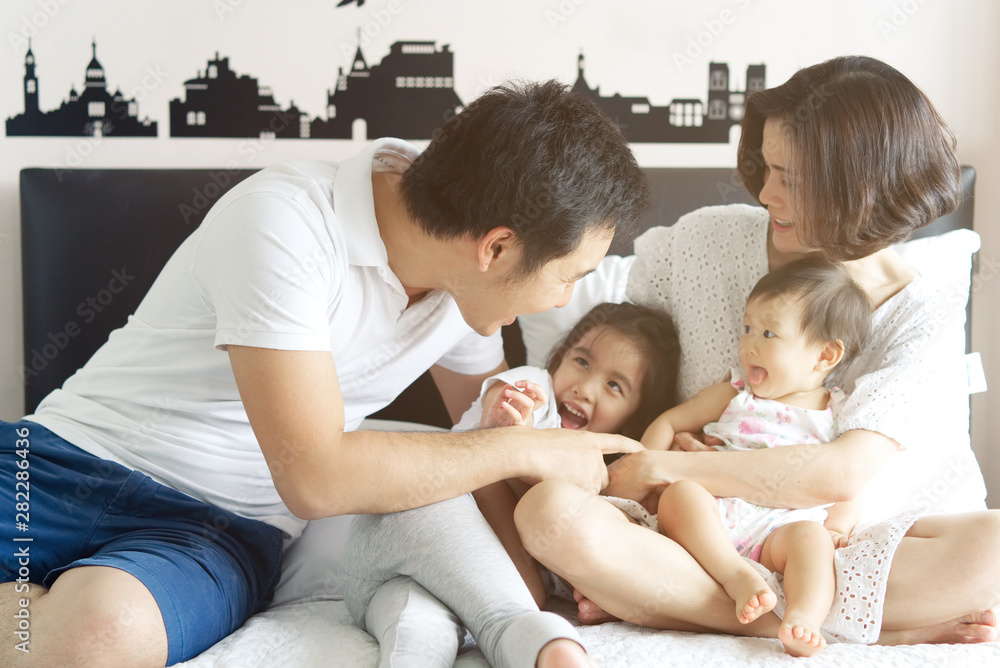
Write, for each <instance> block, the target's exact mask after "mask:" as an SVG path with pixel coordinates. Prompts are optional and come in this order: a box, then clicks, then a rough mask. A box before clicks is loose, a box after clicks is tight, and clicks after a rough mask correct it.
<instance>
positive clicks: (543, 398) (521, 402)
mask: <svg viewBox="0 0 1000 668" xmlns="http://www.w3.org/2000/svg"><path fill="white" fill-rule="evenodd" d="M497 388H498V389H497V390H496V391H494V388H492V387H491V388H490V389H489V390H488V391H487V393H486V396H485V397H483V418H482V420H481V421H480V426H481V427H482V428H483V429H489V428H492V427H509V426H513V425H519V426H525V427H531V426H532V425H533V424H534V419H533V416H532V414H533V413H534V412H535V411H536V410H538V409H539V408H541V407H542V406H544V405H545V404H546V402H548V400H549V398H548V395H546V394H545V390H543V389H542V387H541V386H540V385H537V384H535V383H532V382H530V381H527V380H519V381H517V382H515V383H514V384H513V385H509V384H507V385H501V384H500V383H497Z"/></svg>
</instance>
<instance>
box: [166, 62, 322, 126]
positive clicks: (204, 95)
mask: <svg viewBox="0 0 1000 668" xmlns="http://www.w3.org/2000/svg"><path fill="white" fill-rule="evenodd" d="M184 97H185V99H183V100H182V99H180V98H175V99H173V100H170V136H171V137H280V138H282V139H293V138H299V137H303V136H305V137H308V136H309V132H308V131H309V119H308V117H307V116H305V115H304V114H302V112H301V111H299V109H298V108H296V106H295V103H294V102H292V103H291V105H290V106H289V107H288V109H282V108H281V107H280V105H278V103H276V102H275V101H274V93H273V92H272V91H271V89H270V88H268V87H266V86H260V85H258V84H257V79H255V78H253V77H251V76H248V75H246V74H244V75H242V76H237V74H236V73H235V72H234V71H233V70H232V69H230V67H229V58H228V57H226V58H219V53H218V52H216V53H215V58H214V59H212V60H209V61H208V65H207V67H206V68H205V73H204V75H203V74H202V73H201V72H198V76H197V77H195V78H194V79H188V80H187V81H185V82H184ZM303 131H304V132H305V134H303Z"/></svg>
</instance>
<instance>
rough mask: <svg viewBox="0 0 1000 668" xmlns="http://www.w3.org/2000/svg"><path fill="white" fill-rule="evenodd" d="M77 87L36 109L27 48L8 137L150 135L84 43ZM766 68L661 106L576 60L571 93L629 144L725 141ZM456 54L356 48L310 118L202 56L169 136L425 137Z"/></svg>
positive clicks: (722, 75)
mask: <svg viewBox="0 0 1000 668" xmlns="http://www.w3.org/2000/svg"><path fill="white" fill-rule="evenodd" d="M91 46H92V58H91V61H90V63H89V64H88V65H87V69H86V73H85V81H84V88H83V92H82V93H77V92H76V89H75V87H74V88H72V89H71V90H70V93H69V97H68V99H66V100H65V101H63V103H62V105H61V106H60V107H59V108H58V109H54V110H52V111H41V110H40V109H39V106H38V86H39V82H38V77H37V76H36V75H35V64H36V63H35V55H34V53H33V52H32V50H31V43H30V42H29V43H28V52H27V54H26V55H25V60H24V69H25V74H24V88H23V94H24V113H22V114H19V115H17V116H13V117H11V118H9V119H7V123H6V127H7V136H9V137H15V136H52V135H57V136H98V135H99V136H104V137H155V136H157V122H156V121H151V120H149V119H148V118H143V119H142V120H140V118H139V109H138V102H137V100H136V99H135V98H132V99H126V98H125V97H124V96H123V95H122V93H121V89H120V88H119V89H118V90H117V91H116V92H115V93H114V94H111V93H109V92H108V86H107V80H106V78H105V75H104V68H103V67H102V66H101V64H100V62H99V61H98V60H97V44H96V42H93V43H92V45H91ZM765 74H766V67H765V66H764V65H763V64H758V65H750V66H748V67H747V70H746V85H745V89H744V90H734V89H733V85H732V78H731V76H730V72H729V65H727V64H726V63H715V62H713V63H709V71H708V98H707V100H705V101H702V100H700V99H697V98H674V99H673V100H671V102H670V103H669V104H668V105H666V106H662V107H658V106H654V105H652V104H651V103H650V101H649V98H647V97H624V96H622V95H620V94H619V93H614V94H613V95H609V96H602V95H601V91H600V86H599V85H598V86H596V87H594V88H591V87H590V85H589V84H588V83H587V81H586V78H585V77H584V55H583V54H582V53H581V54H580V55H579V56H578V58H577V78H576V82H575V83H574V85H573V90H574V92H576V93H578V94H580V95H584V96H586V97H588V98H590V99H592V100H593V101H594V102H595V103H596V104H597V105H598V106H599V107H600V108H601V109H603V110H604V111H605V113H607V114H608V116H609V117H611V118H612V119H613V120H614V121H615V122H616V123H618V125H619V127H621V129H622V131H623V132H624V134H625V136H626V137H627V138H628V140H629V141H630V142H644V143H645V142H648V143H722V144H726V143H729V135H730V129H731V128H732V126H733V125H735V124H737V123H739V121H740V119H741V118H742V115H743V107H744V103H745V100H746V96H747V95H748V94H749V93H751V92H753V91H755V90H758V89H762V88H764V87H765ZM454 81H455V77H454V53H453V52H452V51H451V49H450V46H449V45H447V44H445V45H442V46H440V47H439V46H438V45H437V43H436V42H434V41H412V40H411V41H398V42H395V43H394V44H392V45H391V46H390V48H389V53H388V54H386V55H385V57H384V58H383V59H382V60H381V61H380V62H379V63H377V64H375V65H369V64H368V61H367V60H366V58H365V55H364V53H363V52H362V49H361V46H360V44H359V45H358V47H357V50H356V51H355V54H354V59H353V61H352V62H351V65H350V67H349V68H348V70H347V71H346V72H345V71H344V68H343V67H340V68H338V71H337V78H336V81H335V82H334V83H333V87H332V88H331V89H328V90H327V107H326V109H325V113H324V115H323V116H316V117H311V116H310V115H309V114H308V113H307V112H304V111H302V110H300V109H299V108H298V107H296V105H295V103H294V101H291V102H290V103H289V105H288V107H284V108H283V107H282V106H281V105H280V104H278V103H277V102H276V101H275V98H274V93H273V91H272V90H271V88H270V87H269V86H264V85H260V84H259V83H258V81H257V79H256V78H254V77H252V76H250V75H247V74H238V73H237V72H236V71H234V70H233V69H232V68H231V67H230V64H229V58H228V56H227V57H220V56H219V54H218V52H216V54H215V57H214V58H212V59H209V60H208V62H207V65H206V68H205V71H204V72H201V71H199V72H198V73H197V76H196V77H195V78H193V79H189V80H187V81H185V82H184V92H183V97H177V98H174V99H172V100H170V136H171V137H183V138H190V137H242V138H248V137H261V138H263V137H272V138H278V139H368V138H375V137H399V138H401V139H417V140H419V139H430V138H431V136H432V134H433V132H434V130H435V129H436V128H438V127H440V126H441V125H443V124H444V122H445V121H447V120H448V119H449V118H450V117H451V116H452V115H454V114H455V113H457V112H458V111H460V110H461V108H462V106H463V103H462V101H461V99H460V98H459V97H458V94H457V93H456V92H455V89H454Z"/></svg>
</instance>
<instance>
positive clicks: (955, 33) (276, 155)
mask: <svg viewBox="0 0 1000 668" xmlns="http://www.w3.org/2000/svg"><path fill="white" fill-rule="evenodd" d="M337 4H338V3H337V0H297V1H296V2H294V3H284V2H280V3H279V2H277V0H144V1H143V2H127V1H126V0H7V1H6V2H4V3H3V4H2V6H0V20H2V22H0V25H3V26H4V28H5V31H6V32H5V34H4V38H5V39H4V41H5V42H6V44H5V45H0V53H2V54H4V55H3V57H2V58H0V92H2V94H0V116H3V118H7V117H10V116H14V115H16V114H19V113H21V112H22V111H23V106H22V97H21V94H20V91H21V81H22V77H23V76H24V64H23V63H24V54H25V50H26V48H25V47H26V41H25V37H27V36H29V35H30V36H31V37H32V47H33V51H34V54H35V57H36V60H37V74H38V76H39V88H40V105H41V108H42V109H43V110H48V109H52V108H55V107H57V106H58V105H59V104H60V102H61V101H62V100H63V99H64V98H65V97H66V96H67V94H68V92H69V89H70V87H71V86H75V87H76V88H77V90H78V91H79V90H80V88H81V87H82V84H83V77H84V69H85V68H86V65H87V63H88V62H89V60H90V51H91V47H90V43H91V39H92V38H94V39H96V40H97V45H98V57H99V59H100V60H101V62H102V64H103V65H104V68H105V71H106V75H107V78H108V84H109V86H110V87H111V88H112V89H113V88H115V87H120V88H121V90H122V92H123V93H125V94H126V97H133V96H134V97H138V98H139V99H140V114H141V115H149V116H150V117H151V118H153V119H154V120H157V121H159V123H160V129H159V133H160V136H159V137H158V138H156V139H123V138H114V139H111V138H109V139H104V140H101V141H98V142H95V141H94V140H87V139H81V138H7V137H0V313H3V314H5V317H2V318H0V417H3V418H6V419H15V418H18V417H20V415H21V410H22V401H23V397H22V394H23V392H22V387H21V381H20V376H19V373H18V370H17V369H18V364H19V363H20V362H21V346H22V336H21V322H22V311H21V279H20V272H21V266H20V251H19V249H20V233H19V210H18V199H17V182H18V181H17V179H18V170H20V169H21V168H23V167H27V166H42V167H52V166H80V167H123V166H128V167H174V166H180V167H222V166H229V165H238V166H246V167H259V166H264V165H267V164H271V163H273V162H277V161H281V160H286V159H301V158H316V159H333V160H336V159H340V158H343V157H345V156H347V155H350V154H352V153H353V152H355V151H356V150H357V148H358V144H355V143H353V142H350V141H334V140H324V141H318V140H309V141H307V140H277V141H269V142H261V141H259V140H241V139H232V140H229V139H212V140H184V139H170V138H169V137H168V134H169V118H168V103H169V100H170V99H172V98H175V97H179V96H181V95H182V91H183V82H184V80H185V79H188V78H193V77H194V76H195V74H196V73H197V72H198V71H199V70H202V71H203V70H204V68H205V64H206V61H207V60H208V59H209V58H210V57H212V56H213V55H214V53H215V52H216V51H218V52H220V55H223V56H229V58H230V64H231V66H232V67H233V68H234V69H235V70H237V71H238V72H240V73H243V74H250V75H252V76H255V77H257V78H258V80H259V82H260V84H261V85H265V86H270V87H271V88H272V89H273V91H274V95H275V98H276V100H277V102H278V103H279V104H280V105H282V106H283V107H287V105H288V104H289V102H290V101H292V100H294V102H295V104H296V105H297V106H298V107H299V108H300V109H303V110H305V111H308V112H310V113H312V114H313V115H318V114H321V113H322V110H323V109H324V107H325V104H326V99H325V91H326V89H327V88H329V87H331V86H332V85H333V81H334V77H335V75H336V71H337V67H338V66H343V67H345V68H346V67H349V62H350V57H351V56H352V55H353V51H354V45H355V39H356V38H355V35H356V32H355V31H356V30H357V29H358V28H361V29H362V39H363V40H364V42H365V47H364V48H365V55H366V57H367V58H368V61H369V64H371V63H373V62H377V61H378V60H380V59H381V58H382V57H383V56H384V55H385V53H386V52H387V51H388V48H389V45H391V44H392V43H393V42H395V41H397V40H414V39H415V40H421V39H433V40H437V41H438V43H439V44H444V43H447V44H450V45H451V48H452V50H453V51H454V52H455V54H456V55H455V88H456V92H457V93H458V95H459V96H460V97H461V98H462V100H463V101H466V102H467V101H469V100H471V99H472V98H474V97H475V96H476V95H477V94H478V93H479V92H480V91H482V90H483V89H484V88H485V87H487V86H488V85H491V84H493V83H497V82H499V81H501V80H502V79H504V78H506V77H508V76H519V77H525V78H550V77H556V78H559V79H562V80H564V81H566V82H569V83H572V81H573V80H574V79H575V77H576V56H577V54H578V53H579V52H580V50H581V49H583V50H584V52H585V54H586V58H587V61H586V72H587V78H588V81H589V82H590V83H591V85H595V84H598V83H599V84H601V90H602V93H604V94H608V93H613V92H616V91H617V92H620V93H622V94H623V95H646V96H648V97H649V98H650V100H651V102H652V103H653V104H656V105H665V104H667V103H668V102H669V101H670V99H671V98H673V97H698V98H702V99H704V95H705V90H706V80H707V70H708V62H709V61H721V62H727V63H728V64H729V66H730V70H731V72H733V74H734V76H735V77H737V78H738V77H739V76H740V73H741V72H743V71H745V68H746V66H747V65H748V64H751V63H760V62H763V63H766V64H767V68H768V69H767V80H768V84H769V85H774V84H776V83H779V82H781V81H784V80H785V79H787V78H788V76H789V75H791V73H792V72H794V71H795V69H797V68H799V67H801V66H805V65H810V64H813V63H816V62H819V61H821V60H824V59H826V58H829V57H832V56H836V55H842V54H847V53H863V54H867V55H871V56H875V57H877V58H881V59H883V60H885V61H887V62H889V63H891V64H893V65H895V66H896V67H898V68H899V69H901V70H902V71H903V72H904V73H906V74H908V75H909V76H910V77H911V78H912V79H914V81H916V82H917V84H918V85H920V86H921V87H922V88H923V89H924V90H925V91H926V92H927V93H928V95H929V96H930V97H931V99H932V100H934V101H935V102H936V104H937V106H938V108H939V110H940V111H941V112H942V114H943V115H944V117H945V119H946V120H947V121H948V122H949V123H950V124H951V125H952V127H953V128H954V130H955V131H956V133H957V135H958V138H959V144H960V155H961V159H962V160H963V162H965V163H967V164H972V165H975V166H976V168H977V170H978V173H979V180H978V189H977V196H976V229H977V231H978V232H979V233H980V234H981V235H982V238H983V250H982V251H981V254H980V255H981V266H982V271H981V274H980V276H979V277H978V278H977V280H976V282H975V284H974V300H975V301H974V314H973V321H974V322H973V346H974V348H975V349H977V350H979V351H981V352H982V354H983V359H984V362H985V365H986V372H987V380H988V381H989V382H990V383H991V384H993V385H996V384H998V383H1000V353H998V352H997V351H996V350H994V349H992V347H991V346H990V345H989V343H990V342H992V341H993V340H994V339H995V337H993V336H991V333H992V332H995V331H997V328H998V326H1000V309H998V308H997V306H996V305H997V304H1000V224H998V222H997V213H996V212H997V211H998V210H1000V153H998V152H997V151H996V146H998V145H1000V124H998V123H997V121H996V111H997V109H1000V77H998V76H997V72H998V71H1000V43H998V40H997V38H996V36H997V32H998V29H1000V3H996V2H994V1H993V0H951V1H950V2H945V0H891V1H889V0H840V1H839V2H816V1H813V2H803V1H802V0H715V1H701V2H687V3H681V2H676V1H672V0H630V1H629V2H621V1H620V0H503V1H497V0H419V1H418V0H368V1H367V2H365V3H364V6H363V7H360V8H358V7H355V6H351V7H346V8H340V9H338V8H336V5H337ZM699 50H700V52H699ZM684 57H690V62H684V63H681V64H679V60H681V59H682V58H684ZM635 150H636V154H637V155H638V157H639V160H640V162H641V163H642V164H643V165H646V166H691V165H702V166H731V165H733V164H735V159H734V153H735V145H679V144H665V145H643V144H636V145H635ZM998 393H1000V387H995V388H994V389H993V390H992V391H990V392H988V393H986V394H981V395H977V396H976V397H975V398H974V400H973V418H972V419H973V445H974V448H975V450H976V452H977V455H978V456H979V458H980V461H981V463H982V465H983V468H984V470H985V472H986V477H987V483H988V486H989V487H990V488H991V489H992V490H993V496H992V503H991V505H993V506H997V505H1000V453H997V452H996V450H997V449H996V448H995V447H994V441H995V440H996V439H995V438H994V437H993V436H992V435H993V434H996V433H1000V410H998V409H1000V401H998V399H997V397H998V396H1000V394H998Z"/></svg>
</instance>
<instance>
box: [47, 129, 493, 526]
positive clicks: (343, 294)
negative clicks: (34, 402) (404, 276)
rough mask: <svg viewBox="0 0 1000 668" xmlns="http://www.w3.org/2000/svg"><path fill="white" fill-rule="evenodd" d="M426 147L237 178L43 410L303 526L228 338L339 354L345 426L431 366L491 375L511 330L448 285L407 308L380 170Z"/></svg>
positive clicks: (161, 470) (174, 476)
mask: <svg viewBox="0 0 1000 668" xmlns="http://www.w3.org/2000/svg"><path fill="white" fill-rule="evenodd" d="M417 154H418V150H417V149H416V148H415V147H414V146H412V145H410V144H407V143H405V142H402V141H399V140H395V139H383V140H379V141H377V142H374V143H372V144H371V145H369V146H368V147H367V148H366V149H365V150H364V151H362V152H361V153H360V154H359V155H357V156H355V157H354V158H351V159H349V160H347V161H345V162H343V163H341V164H340V165H339V166H338V165H334V164H328V163H313V162H311V163H306V162H303V163H288V164H282V165H276V166H273V167H269V168H267V169H264V170H262V171H261V172H259V173H258V174H255V175H254V176H251V177H250V178H248V179H247V180H245V181H243V182H242V183H240V184H238V185H236V186H235V187H234V188H233V189H232V190H231V191H229V192H228V193H227V194H226V195H225V196H223V197H222V199H220V200H219V202H218V203H217V204H216V205H215V206H214V207H213V208H212V210H211V211H209V213H208V215H207V216H206V218H205V220H204V222H203V223H202V224H201V226H200V227H199V228H198V229H197V230H195V231H194V232H193V233H192V234H191V236H190V237H189V238H188V239H187V240H186V241H184V243H183V244H181V246H180V247H179V248H178V249H177V251H176V252H175V253H174V255H173V256H172V257H171V258H170V260H169V261H168V262H167V264H166V266H165V267H164V268H163V271H162V272H161V273H160V275H159V277H158V278H157V279H156V281H155V282H154V284H153V286H152V287H151V288H150V290H149V292H148V293H147V295H146V297H145V298H144V299H143V301H142V303H141V304H140V305H139V308H138V309H137V310H136V312H135V315H133V316H131V317H130V318H129V320H128V323H127V324H126V325H125V326H124V327H122V328H121V329H118V330H115V331H114V332H112V334H111V336H110V338H109V339H108V342H107V343H105V344H104V346H102V347H101V348H100V349H99V350H98V351H97V352H96V353H95V354H94V356H93V357H92V358H91V359H90V361H89V362H87V364H86V365H85V366H84V367H83V368H82V369H80V370H79V371H77V373H76V374H74V375H73V376H72V377H71V378H69V379H68V380H67V381H66V383H65V384H64V385H63V388H62V389H60V390H56V391H55V392H53V393H52V394H50V395H49V396H48V397H46V398H45V399H44V400H43V401H42V403H41V404H40V405H39V407H38V409H37V411H36V412H35V414H34V415H31V416H28V419H30V420H33V421H35V422H37V423H39V424H41V425H43V426H45V427H47V428H49V429H51V430H52V431H53V432H55V433H56V434H58V435H59V436H61V437H63V438H65V439H66V440H67V441H69V442H71V443H73V444H75V445H77V446H78V447H80V448H82V449H83V450H86V451H87V452H90V453H92V454H94V455H97V456H99V457H103V458H106V459H110V460H113V461H116V462H119V463H121V464H123V465H125V466H128V467H131V468H133V469H136V470H139V471H142V472H144V473H146V474H147V475H149V476H150V477H152V478H153V479H155V480H157V481H159V482H161V483H163V484H165V485H168V486H170V487H173V488H175V489H177V490H179V491H181V492H184V493H185V494H189V495H190V496H193V497H195V498H197V499H201V500H203V501H205V502H207V503H212V504H214V505H217V506H219V507H222V508H225V509H227V510H231V511H233V512H235V513H238V514H240V515H243V516H245V517H251V518H254V519H259V520H263V521H265V522H268V523H269V524H272V525H274V526H277V527H278V528H280V529H282V530H283V531H285V532H287V533H288V534H289V535H291V536H295V535H297V534H298V533H299V532H300V531H301V529H302V527H303V526H304V522H303V521H302V520H299V519H298V518H296V517H294V516H293V515H292V514H291V513H290V512H289V511H288V509H287V508H286V507H285V505H284V503H282V501H281V498H280V497H279V496H278V493H277V492H276V491H275V489H274V484H273V482H272V480H271V475H270V472H269V471H268V468H267V464H266V463H265V461H264V457H263V454H262V453H261V450H260V447H259V446H258V444H257V441H256V438H255V437H254V434H253V431H252V430H251V428H250V423H249V421H248V419H247V416H246V412H245V411H244V409H243V404H242V402H241V401H240V397H239V393H238V391H237V389H236V382H235V380H234V379H233V372H232V368H231V366H230V364H229V356H228V354H227V352H226V347H227V346H228V345H244V346H253V347H260V348H273V349H280V350H315V351H328V352H330V353H331V354H332V355H333V358H334V362H335V364H336V366H337V373H338V376H339V379H340V386H341V390H342V393H343V398H344V409H345V415H346V428H347V430H354V429H357V427H358V425H360V423H361V421H362V420H363V419H364V418H365V417H367V416H368V415H370V414H371V413H374V412H375V411H377V410H379V409H380V408H382V407H384V406H386V405H387V404H389V403H390V402H391V401H392V400H393V399H394V398H395V397H396V396H397V395H398V394H399V393H400V392H402V391H403V390H404V389H405V388H406V387H407V386H408V385H409V384H410V383H411V382H413V381H414V380H415V379H416V378H417V377H418V376H420V374H422V373H423V372H424V371H426V370H427V369H428V368H429V367H430V366H432V365H434V364H440V365H442V366H444V367H445V368H447V369H450V370H452V371H456V372H459V373H467V374H481V373H484V372H486V371H489V370H491V369H493V368H496V366H497V365H499V364H500V362H501V360H502V359H503V348H502V344H501V340H500V337H499V333H498V334H496V335H494V336H491V337H482V336H479V335H478V334H476V333H475V332H473V331H472V329H471V328H470V327H469V326H468V325H467V324H466V323H465V321H464V320H463V319H462V316H461V314H460V313H459V310H458V307H457V306H456V304H455V302H454V300H452V298H451V296H450V295H448V294H446V293H443V292H432V293H430V294H428V295H427V296H426V297H424V298H423V299H422V300H420V301H419V302H417V303H416V304H414V305H413V306H411V307H410V308H406V305H407V301H408V299H407V296H406V294H405V292H404V289H403V286H402V285H401V284H400V282H399V280H398V279H397V278H396V276H395V274H393V273H392V270H391V269H390V268H389V264H388V260H387V256H386V250H385V246H384V245H383V243H382V240H381V238H380V237H379V231H378V226H377V224H376V222H375V211H374V205H373V199H372V183H371V174H372V171H373V170H375V171H393V172H402V171H404V170H405V169H406V167H407V166H408V165H409V163H410V161H412V160H413V159H414V158H415V157H416V156H417Z"/></svg>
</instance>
